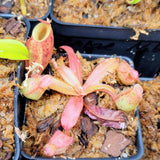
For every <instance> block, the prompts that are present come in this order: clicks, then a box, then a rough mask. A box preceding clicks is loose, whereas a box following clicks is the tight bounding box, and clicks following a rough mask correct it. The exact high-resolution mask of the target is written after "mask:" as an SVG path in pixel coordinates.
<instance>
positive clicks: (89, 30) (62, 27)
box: [50, 0, 160, 41]
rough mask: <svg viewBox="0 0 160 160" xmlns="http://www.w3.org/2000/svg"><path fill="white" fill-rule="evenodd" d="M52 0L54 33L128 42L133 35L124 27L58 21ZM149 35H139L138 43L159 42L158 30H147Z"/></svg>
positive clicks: (129, 29) (159, 31) (131, 30)
mask: <svg viewBox="0 0 160 160" xmlns="http://www.w3.org/2000/svg"><path fill="white" fill-rule="evenodd" d="M53 5H54V0H53V3H52V10H51V14H50V16H51V18H52V21H53V25H54V27H55V31H56V33H58V34H60V35H63V36H72V37H83V38H100V39H110V40H126V41H128V40H130V37H132V36H134V35H135V32H134V30H133V29H131V28H126V27H112V26H111V27H110V26H101V25H85V24H75V23H66V22H62V21H60V20H58V19H57V18H56V17H55V16H54V14H53V7H54V6H53ZM148 32H149V35H144V34H141V35H140V36H139V39H138V40H140V41H160V29H153V30H152V29H150V30H148Z"/></svg>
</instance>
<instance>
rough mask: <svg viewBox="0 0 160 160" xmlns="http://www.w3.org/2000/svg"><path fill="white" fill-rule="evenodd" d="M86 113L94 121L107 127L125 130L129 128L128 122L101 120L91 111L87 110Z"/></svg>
mask: <svg viewBox="0 0 160 160" xmlns="http://www.w3.org/2000/svg"><path fill="white" fill-rule="evenodd" d="M85 113H86V114H87V115H88V116H89V117H90V118H91V119H93V120H97V121H99V122H100V123H101V124H102V125H104V126H106V127H112V128H116V129H124V128H126V127H127V124H126V122H118V121H111V120H106V119H101V118H99V117H97V116H96V115H93V114H92V113H91V112H89V110H87V109H86V108H85Z"/></svg>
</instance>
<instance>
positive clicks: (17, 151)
mask: <svg viewBox="0 0 160 160" xmlns="http://www.w3.org/2000/svg"><path fill="white" fill-rule="evenodd" d="M0 17H2V18H5V19H9V18H12V17H13V15H12V14H0ZM23 21H24V24H25V26H24V27H26V34H25V37H24V39H26V38H27V36H28V33H29V30H30V23H29V21H28V20H27V19H26V18H24V19H23ZM18 68H19V66H18ZM19 74H20V73H19V72H17V78H19ZM16 83H19V80H17V81H16ZM17 94H18V88H17V87H15V90H14V95H17ZM17 103H18V102H17V97H16V96H14V126H15V127H19V124H18V118H19V114H20V112H19V111H20V108H17ZM14 137H15V152H14V156H13V158H12V159H13V160H18V159H19V156H20V141H19V137H18V135H17V134H16V133H14Z"/></svg>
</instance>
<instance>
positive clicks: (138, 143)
mask: <svg viewBox="0 0 160 160" xmlns="http://www.w3.org/2000/svg"><path fill="white" fill-rule="evenodd" d="M82 56H83V57H84V58H86V59H87V60H93V59H96V58H109V57H110V56H108V55H97V54H82ZM116 57H117V56H116ZM118 57H121V58H122V59H124V60H126V61H127V62H128V63H129V64H130V65H131V66H132V67H134V63H133V61H132V60H131V59H130V58H128V57H125V56H118ZM18 75H19V77H18V78H19V80H20V81H22V80H24V64H23V63H21V64H20V65H19V68H18ZM20 81H19V82H20ZM15 97H16V98H17V100H16V102H17V107H18V108H21V109H22V110H25V107H27V99H23V98H24V97H23V96H22V95H21V94H20V93H19V92H18V91H17V92H16V94H15ZM22 115H23V114H22ZM136 116H137V117H138V119H139V111H138V108H137V111H136ZM24 117H25V115H24ZM24 117H23V116H19V119H17V121H18V122H17V123H19V124H20V122H22V118H24ZM23 122H24V123H25V118H24V121H23ZM24 123H23V124H24ZM21 124H22V123H21ZM136 146H137V154H136V155H134V156H132V157H128V158H118V159H120V160H138V159H140V158H141V157H142V155H143V153H144V148H143V140H142V132H141V124H140V120H139V121H138V130H137V135H136ZM21 147H22V148H21V155H22V159H23V158H25V159H35V160H54V159H56V160H59V159H62V158H44V157H34V158H33V157H32V156H30V155H28V154H26V153H25V151H23V143H22V144H21ZM80 159H87V160H92V159H93V158H77V160H80ZM94 159H95V160H104V159H107V160H115V159H117V158H97V159H96V158H94Z"/></svg>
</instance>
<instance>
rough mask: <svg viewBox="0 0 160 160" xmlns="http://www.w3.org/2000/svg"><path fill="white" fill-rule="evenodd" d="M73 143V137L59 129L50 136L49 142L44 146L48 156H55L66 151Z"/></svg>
mask: <svg viewBox="0 0 160 160" xmlns="http://www.w3.org/2000/svg"><path fill="white" fill-rule="evenodd" d="M72 143H73V138H72V137H69V136H67V135H66V134H64V133H63V132H62V131H60V130H57V131H56V132H55V133H54V134H53V136H52V137H51V138H50V140H49V142H48V143H47V144H46V145H45V146H44V154H45V155H47V156H54V155H56V154H61V153H64V152H65V151H66V149H67V147H68V146H69V145H70V144H72Z"/></svg>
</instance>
